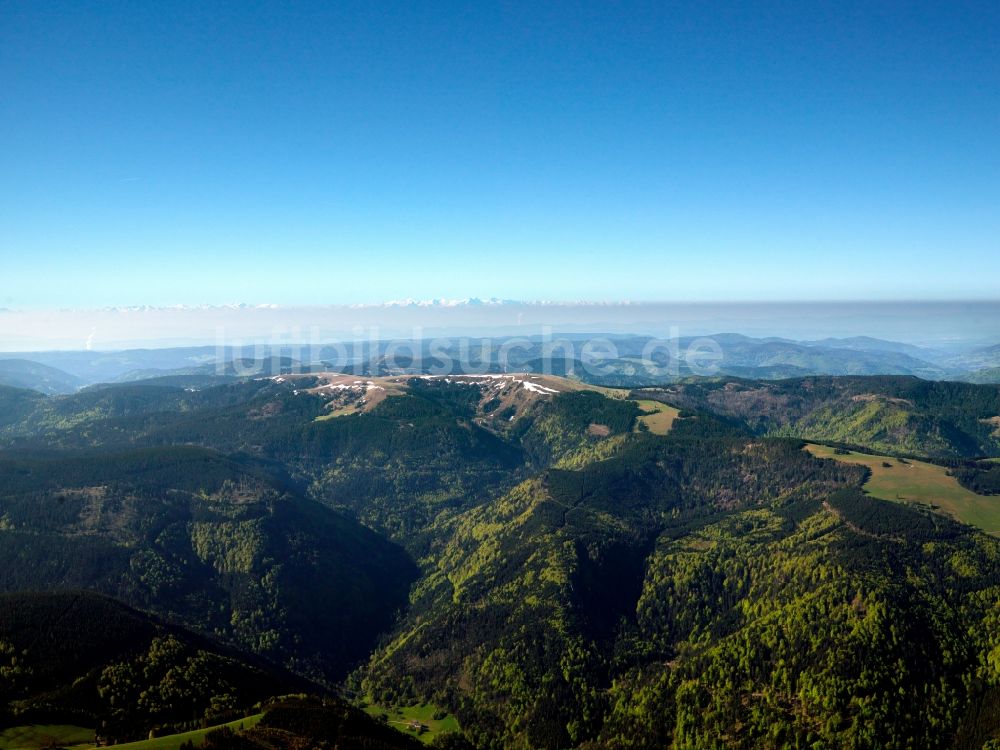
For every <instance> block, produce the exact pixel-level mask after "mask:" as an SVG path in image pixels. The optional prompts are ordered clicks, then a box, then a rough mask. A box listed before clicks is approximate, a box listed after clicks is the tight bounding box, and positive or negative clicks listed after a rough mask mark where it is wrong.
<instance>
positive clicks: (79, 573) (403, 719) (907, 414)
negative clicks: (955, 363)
mask: <svg viewBox="0 0 1000 750" xmlns="http://www.w3.org/2000/svg"><path fill="white" fill-rule="evenodd" d="M998 404H1000V402H998V395H997V389H996V388H990V387H979V386H970V385H962V384H951V383H925V382H924V381H918V380H915V379H909V378H903V379H900V378H844V379H841V378H807V379H798V380H794V381H780V382H777V383H770V382H768V383H763V382H756V381H745V380H733V379H720V380H702V381H690V382H684V383H681V384H677V385H675V386H673V387H671V388H669V389H664V388H657V389H641V390H636V391H628V390H623V389H608V388H600V387H592V386H588V385H586V384H583V383H580V382H579V381H574V380H569V379H564V378H555V377H548V376H532V375H526V374H497V375H483V376H471V375H470V376H461V377H458V376H456V377H448V378H445V377H441V378H432V377H373V378H355V377H353V376H347V375H344V374H342V373H309V374H306V375H299V376H292V375H276V376H270V377H268V378H264V379H260V380H251V381H246V382H234V381H232V380H230V379H223V380H222V382H220V383H217V384H214V385H211V386H209V387H196V386H186V387H184V388H179V387H174V386H170V385H151V384H148V383H147V384H143V385H139V384H133V385H122V386H114V387H108V388H101V389H94V390H88V391H84V392H80V393H76V394H73V395H68V396H57V397H44V396H41V395H39V394H34V393H29V392H27V391H17V390H14V389H5V390H0V445H2V446H3V449H2V450H0V589H2V590H4V591H8V592H15V591H30V590H40V589H41V590H67V589H73V590H76V589H89V590H93V591H99V592H104V593H106V594H110V595H113V596H115V597H117V598H119V599H121V600H123V601H125V602H127V603H128V604H130V605H132V606H135V607H137V608H140V609H143V610H148V611H151V612H154V613H156V614H157V615H158V616H160V617H162V618H163V619H164V620H166V621H168V622H170V623H172V624H175V625H183V626H186V627H190V628H194V629H196V630H198V631H200V632H201V633H203V634H205V635H209V636H211V637H212V638H216V639H219V640H221V641H224V642H226V643H227V644H230V645H231V646H233V647H237V648H240V649H242V650H244V651H247V652H252V653H254V654H256V655H258V656H259V657H260V658H262V659H265V660H267V661H268V662H269V663H271V664H276V665H279V666H281V667H284V668H287V669H289V670H291V671H293V672H295V673H297V674H299V675H301V676H304V677H307V678H310V679H314V680H321V681H323V682H324V683H325V684H326V685H329V686H336V685H337V684H339V683H341V681H343V680H346V682H344V683H343V684H344V687H346V688H347V694H349V695H351V696H352V697H353V699H354V700H355V701H356V702H357V703H358V704H359V705H363V706H364V707H365V708H366V710H368V711H369V712H370V713H373V714H375V715H380V714H384V715H385V717H386V719H387V720H388V721H393V722H396V724H395V725H394V726H397V727H402V728H404V729H405V728H406V727H407V726H409V723H408V722H414V721H416V722H417V724H419V723H420V721H423V720H425V719H426V721H430V722H432V723H434V726H435V727H439V726H445V727H448V728H450V729H451V730H452V731H453V732H454V731H456V730H457V731H460V732H461V734H462V735H463V736H464V738H465V739H464V740H459V739H457V738H456V737H455V736H452V738H451V739H449V740H447V741H446V740H441V742H450V743H453V745H454V746H456V747H469V745H467V744H466V745H463V744H462V743H463V742H471V743H472V746H473V747H478V748H481V750H494V749H496V750H499V749H500V748H504V749H505V750H507V749H509V750H515V749H517V750H523V749H525V748H545V749H546V750H548V749H550V748H551V749H552V750H555V749H556V748H570V747H580V748H597V747H601V748H660V747H670V746H674V747H678V748H680V747H692V748H695V747H697V748H701V747H753V748H769V747H785V746H788V747H829V748H839V747H854V748H868V747H891V748H896V747H898V748H911V747H952V746H958V747H963V748H972V747H975V748H976V749H977V750H979V748H981V747H982V746H983V743H984V742H986V740H987V739H988V738H990V737H993V736H997V737H1000V704H998V702H997V696H998V694H1000V693H998V691H1000V666H998V665H1000V661H998V660H997V654H998V653H1000V640H998V636H997V633H1000V627H998V626H1000V620H998V619H997V618H998V616H997V613H998V612H1000V576H998V571H1000V548H998V540H997V539H996V538H993V537H990V536H988V535H986V534H983V533H981V532H979V531H977V530H976V529H974V528H971V527H968V526H964V525H962V524H959V523H957V522H955V521H954V520H952V519H951V518H949V517H948V515H947V510H946V508H944V507H942V505H941V503H935V502H934V498H933V497H930V499H929V500H926V501H925V502H923V504H922V505H917V504H914V503H910V502H904V501H903V500H904V498H902V497H900V496H898V495H888V496H886V497H887V499H886V500H879V499H876V497H875V496H874V495H870V494H867V491H866V488H869V487H870V485H869V483H870V482H871V480H872V471H871V470H870V469H869V468H866V466H862V465H859V464H858V463H857V462H853V463H852V462H850V461H840V460H835V459H838V458H840V457H841V455H840V454H837V453H836V452H835V449H834V448H827V449H825V450H826V451H827V452H828V453H829V455H830V458H818V457H816V456H815V455H813V452H815V446H814V447H813V448H810V450H812V451H813V452H810V450H805V449H804V448H805V447H806V446H805V445H804V443H803V440H802V439H801V438H802V437H808V438H811V439H825V440H827V441H829V442H844V443H850V444H852V445H858V446H861V447H864V448H866V449H867V450H875V449H879V450H884V451H885V452H886V453H893V454H895V455H904V454H905V455H913V454H916V455H920V456H925V457H926V456H938V457H948V456H950V457H962V456H969V455H979V454H983V453H993V454H994V455H996V454H997V451H996V450H995V441H994V436H993V435H992V431H993V430H995V429H996V426H995V423H994V422H992V421H991V419H992V417H994V416H996V415H997V413H998V412H1000V409H998V408H996V407H997V406H998ZM848 414H853V415H855V416H854V417H853V418H852V419H847V418H846V415H848ZM837 420H841V421H837ZM879 425H882V426H881V427H879ZM890 449H891V450H890ZM842 453H844V452H843V451H842ZM845 457H849V456H845ZM869 458H870V459H871V460H875V461H876V462H877V461H880V460H881V458H878V457H875V458H872V457H871V456H869ZM958 463H960V462H958V461H957V460H956V466H958ZM876 466H878V464H877V463H876ZM892 466H896V467H900V468H898V471H897V468H890V469H885V470H884V471H886V472H889V471H897V473H898V474H899V475H900V477H905V476H908V475H906V474H903V472H905V471H907V470H908V469H907V467H906V465H905V463H899V462H896V463H894V464H892ZM927 466H929V467H930V468H934V469H938V470H940V474H941V476H942V477H944V478H946V479H948V480H949V481H951V482H952V483H954V482H955V481H956V478H957V475H958V474H962V472H964V471H966V468H967V467H964V464H963V466H962V467H958V468H956V469H955V473H956V476H953V477H947V476H946V475H945V467H942V466H932V465H930V464H927ZM977 467H978V464H977ZM923 470H924V469H921V471H923ZM975 472H976V473H975V476H974V477H973V478H972V479H971V480H969V479H968V478H966V479H963V481H966V484H967V487H972V488H973V489H967V490H965V491H966V492H967V494H968V496H969V497H971V498H972V500H971V501H970V502H974V503H976V508H977V510H978V511H984V510H985V511H990V509H991V505H990V504H991V503H992V502H993V498H992V497H991V496H988V495H986V494H975V488H976V487H978V488H979V491H981V492H983V493H985V492H986V491H988V490H989V488H990V487H992V486H993V485H992V481H993V474H992V473H990V469H989V467H988V466H987V465H986V463H985V462H984V466H983V468H982V469H980V468H976V469H975ZM913 476H917V473H914V474H913ZM962 476H964V474H962ZM956 486H957V485H956ZM893 497H896V498H897V499H898V500H899V502H893V501H892V498H893ZM310 705H311V704H310ZM341 708H342V707H334V708H332V709H331V708H330V707H329V706H323V705H322V703H321V704H320V705H319V706H318V707H315V706H313V707H309V706H306V707H305V708H303V706H298V707H297V708H295V711H298V713H296V714H295V715H296V716H298V717H299V718H298V719H295V721H299V720H300V719H301V720H302V721H306V720H305V719H302V717H303V716H306V715H308V716H312V717H313V719H315V721H316V725H317V726H320V725H322V726H329V722H333V723H334V724H336V722H338V721H340V720H339V719H337V718H336V717H337V716H339V715H340V714H338V712H339V711H341ZM331 712H332V713H331ZM277 715H282V714H280V712H279V714H277ZM415 715H419V716H420V717H422V718H421V719H420V720H419V721H418V720H416V719H412V718H407V717H412V716H415ZM343 717H345V718H344V719H343V720H344V721H345V722H347V723H348V724H350V723H351V722H353V721H354V720H355V718H356V716H355V714H350V715H348V714H343ZM433 717H437V718H433ZM313 719H309V720H308V721H313ZM262 721H263V720H262ZM275 721H277V719H275ZM351 725H352V726H353V724H351ZM338 726H340V725H339V724H338ZM345 726H346V724H345ZM255 731H256V730H255ZM262 731H263V730H262ZM270 731H271V730H268V732H270ZM281 731H283V732H284V731H291V730H285V729H282V730H281ZM296 731H298V730H296ZM317 731H318V730H317ZM324 731H326V730H324ZM434 731H437V729H435V730H434ZM433 733H434V732H433V731H431V734H433ZM269 736H272V735H271V734H268V733H267V732H264V733H263V734H262V733H261V732H257V733H256V734H254V733H250V732H248V733H246V734H245V735H240V736H238V737H235V738H233V737H230V738H229V739H224V738H223V739H220V738H219V737H216V738H215V739H214V740H213V742H215V743H216V746H217V747H220V748H221V747H222V746H223V745H224V743H225V742H234V743H237V744H239V743H241V742H244V741H246V742H252V743H256V744H260V743H264V745H266V744H267V742H268V740H267V737H269ZM282 736H285V735H282ZM296 736H298V737H313V738H315V737H317V736H318V735H315V734H313V735H310V734H309V733H308V732H305V733H303V734H296ZM329 736H330V737H336V736H344V735H336V734H330V735H329ZM388 736H389V737H393V736H394V735H388ZM286 739H287V737H286ZM290 741H291V740H289V742H290ZM303 741H305V740H303ZM331 741H332V740H331ZM436 741H437V740H436ZM454 743H457V744H454ZM390 745H391V743H390ZM241 746H246V745H241Z"/></svg>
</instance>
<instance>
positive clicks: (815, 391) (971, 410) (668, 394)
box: [641, 376, 1000, 457]
mask: <svg viewBox="0 0 1000 750" xmlns="http://www.w3.org/2000/svg"><path fill="white" fill-rule="evenodd" d="M641 394H642V395H643V397H645V398H655V399H662V400H664V401H666V402H668V403H671V404H673V405H675V406H680V407H682V408H687V409H703V410H708V411H712V412H714V413H716V414H720V415H725V416H729V417H734V418H737V419H740V420H741V421H743V422H744V423H745V424H747V425H748V426H749V427H750V428H751V429H752V430H753V431H755V432H757V433H759V434H765V435H794V436H797V437H804V438H807V439H810V440H826V441H834V442H843V443H848V444H851V445H859V446H865V447H868V448H871V449H873V450H876V451H879V452H889V453H912V454H915V455H922V456H941V457H976V456H1000V430H998V429H997V425H998V424H1000V422H998V421H997V418H998V417H1000V386H997V385H972V384H968V383H952V382H935V381H927V380H920V379H918V378H913V377H897V376H878V377H838V378H834V377H810V378H795V379H790V380H778V381H752V380H740V379H734V378H710V379H694V380H690V381H685V382H682V383H678V384H675V385H671V386H667V387H663V388H650V389H642V391H641Z"/></svg>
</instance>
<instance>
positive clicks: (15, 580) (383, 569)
mask: <svg viewBox="0 0 1000 750" xmlns="http://www.w3.org/2000/svg"><path fill="white" fill-rule="evenodd" d="M0 504H2V505H0V510H2V513H0V529H2V531H0V590H4V591H17V590H25V589H65V588H89V589H94V590H97V591H102V592H105V593H108V594H111V595H114V596H117V597H119V598H121V599H123V600H125V601H127V602H129V603H131V604H133V605H134V606H138V607H143V608H146V609H149V610H152V611H155V612H157V613H159V614H161V615H162V616H164V617H167V618H170V619H172V620H174V621H176V622H180V623H183V624H185V625H188V626H191V627H195V628H199V629H201V630H204V631H207V632H211V633H215V634H216V635H218V636H219V637H221V638H224V639H226V640H228V641H230V642H232V643H234V644H238V645H240V646H243V647H244V648H247V649H250V650H252V651H255V652H257V653H260V654H263V655H265V656H267V657H269V658H271V659H272V660H274V661H275V662H277V663H279V664H284V665H286V666H288V667H290V668H292V669H295V670H297V671H299V672H301V673H303V674H307V675H309V676H311V677H314V678H316V679H336V678H338V677H340V676H342V675H343V673H344V671H345V670H346V669H348V668H349V667H350V666H351V665H352V664H354V663H355V662H356V661H357V660H358V659H361V658H363V657H364V656H365V654H366V653H367V652H368V650H369V649H370V648H371V646H372V645H374V642H375V640H374V639H375V638H376V636H377V633H378V632H379V631H380V630H383V629H384V628H386V627H388V625H389V624H390V623H391V622H392V618H393V616H394V614H395V612H396V610H397V609H399V608H400V607H401V606H403V604H404V603H405V601H406V591H407V589H408V587H409V584H410V582H411V581H412V580H413V579H414V577H415V575H416V569H415V567H414V565H413V563H412V562H411V561H410V559H409V557H408V556H407V555H406V553H405V552H403V550H402V549H400V548H399V547H397V546H396V545H395V544H393V543H391V542H390V541H388V540H386V539H384V538H382V537H380V536H378V535H377V534H375V533H374V532H372V531H370V530H369V529H367V528H365V527H363V526H361V525H360V524H358V523H357V522H356V521H354V520H352V519H350V518H349V517H347V516H344V515H342V514H339V513H336V512H334V511H331V510H330V509H328V508H326V507H324V506H322V505H320V504H319V503H316V502H314V501H312V500H309V499H307V498H304V497H301V496H300V495H298V494H296V493H295V492H294V491H291V490H289V489H288V488H287V487H285V486H283V485H282V483H281V482H280V481H279V480H276V479H274V478H273V477H272V476H270V475H268V474H267V473H265V472H264V471H262V470H261V469H260V468H258V467H257V466H255V465H254V464H253V463H252V462H251V463H249V464H248V463H247V462H246V461H245V460H237V459H232V458H226V457H224V456H221V455H220V454H218V453H215V452H213V451H210V450H207V449H204V448H195V447H180V446H179V447H174V448H146V449H136V450H133V451H128V452H108V453H93V452H90V453H87V454H85V455H67V456H60V457H51V456H47V457H45V458H38V459H29V458H24V457H18V458H6V459H4V458H2V457H0Z"/></svg>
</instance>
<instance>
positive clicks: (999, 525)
mask: <svg viewBox="0 0 1000 750" xmlns="http://www.w3.org/2000/svg"><path fill="white" fill-rule="evenodd" d="M806 450H808V451H809V452H810V453H812V454H813V455H814V456H817V457H818V458H832V459H835V460H837V461H845V462H847V463H854V464H862V465H864V466H867V467H868V468H869V469H871V472H872V475H871V478H870V479H869V480H868V481H867V482H866V483H865V487H864V489H865V491H866V492H868V494H870V495H871V496H872V497H877V498H880V499H882V500H893V501H899V502H909V503H920V504H922V505H928V506H931V507H932V508H934V509H935V510H938V511H940V512H943V513H946V514H948V515H950V516H952V517H953V518H955V519H957V520H959V521H961V522H962V523H967V524H969V525H971V526H978V527H979V528H980V529H982V530H983V531H985V532H987V533H989V534H994V535H998V536H1000V497H997V496H993V497H989V496H985V495H977V494H976V493H975V492H973V491H972V490H967V489H966V488H965V487H963V486H962V485H960V484H959V483H958V480H957V479H955V477H952V476H949V475H948V472H947V470H946V469H945V468H944V467H943V466H936V465H935V464H929V463H925V462H923V461H911V460H907V461H906V462H905V463H902V462H901V461H900V460H899V459H897V458H891V457H889V456H871V455H868V454H866V453H854V452H850V453H847V454H845V455H837V454H836V453H834V449H833V448H830V447H828V446H825V445H814V444H812V443H809V444H807V445H806ZM885 464H889V465H888V466H886V465H885Z"/></svg>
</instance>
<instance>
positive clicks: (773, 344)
mask: <svg viewBox="0 0 1000 750" xmlns="http://www.w3.org/2000/svg"><path fill="white" fill-rule="evenodd" d="M406 304H417V303H410V302H407V303H406ZM484 304H495V302H494V301H487V302H485V303H484ZM588 340H591V341H598V340H599V341H600V342H603V343H602V344H601V345H600V346H596V347H592V348H591V350H589V351H588V349H587V347H586V346H585V344H586V342H587V341H588ZM706 340H711V341H714V342H715V344H716V345H717V348H718V352H719V353H720V358H719V359H718V361H716V362H714V369H712V370H711V374H719V375H733V376H738V377H746V378H755V379H780V378H789V377H803V376H808V375H914V376H916V377H919V378H923V379H925V380H962V381H967V382H973V383H998V382H1000V344H994V345H990V346H965V347H951V348H930V347H921V346H915V345H913V344H906V343H900V342H898V341H887V340H883V339H876V338H871V337H866V336H857V337H852V338H840V339H836V338H825V339H820V340H815V341H795V340H791V339H785V338H776V337H769V338H752V337H749V336H744V335H741V334H735V333H720V334H716V335H714V336H708V337H684V338H680V339H678V340H676V341H675V342H674V345H675V348H676V353H675V354H673V355H668V354H666V353H665V352H667V350H668V348H669V347H667V346H666V345H664V344H663V342H658V341H657V340H654V339H652V338H651V337H649V336H623V335H607V334H593V335H588V334H578V333H575V334H567V335H560V334H553V335H552V336H550V337H544V338H543V337H541V336H534V337H527V338H523V339H513V338H510V337H506V338H497V339H458V338H453V339H445V340H444V345H443V346H442V345H441V344H440V340H435V341H433V342H432V341H427V340H424V341H375V342H370V341H362V342H349V343H345V344H326V345H322V346H314V347H296V346H277V347H270V346H266V347H224V348H218V347H214V346H198V347H175V348H163V349H130V350H125V351H116V352H94V351H52V352H32V353H13V354H10V355H8V357H9V358H7V357H0V385H10V386H14V387H19V388H30V389H32V390H36V391H39V392H40V393H45V394H48V395H56V394H66V393H73V392H75V391H77V390H79V389H80V388H83V387H86V386H92V385H94V384H98V383H121V382H140V381H147V380H154V379H156V380H160V382H166V381H163V379H164V378H168V379H170V382H171V383H172V384H175V385H181V384H185V383H186V384H188V385H191V386H197V385H198V383H203V382H205V381H206V379H208V380H212V381H217V379H218V378H220V377H228V378H240V377H261V376H268V375H273V374H280V373H283V372H285V373H287V372H309V371H318V370H325V371H331V370H340V371H350V372H352V373H355V374H359V375H389V374H422V373H424V372H441V371H442V370H441V369H438V368H440V367H441V365H442V362H443V361H444V360H447V361H448V362H449V363H451V366H452V367H453V372H455V373H459V372H469V373H476V372H482V371H490V372H504V371H505V370H509V371H532V372H544V373H547V374H556V375H563V374H568V375H575V376H576V377H578V378H580V379H581V380H584V381H587V382H591V383H595V384H601V385H615V386H625V387H634V386H639V385H651V384H663V383H667V382H671V381H673V380H677V379H678V378H682V377H686V376H689V375H696V374H705V372H704V370H703V369H699V367H698V364H699V363H698V361H696V359H697V358H696V357H694V355H693V354H692V351H693V350H692V346H694V347H695V348H697V347H699V346H701V345H702V344H703V343H704V342H705V341H706ZM564 344H568V346H564ZM608 344H609V345H610V349H609V348H607V345H608ZM650 351H652V352H653V354H650ZM484 352H485V355H484V354H483V353H484ZM550 352H554V353H553V354H550ZM470 353H471V354H470ZM668 356H674V357H675V358H676V361H674V362H673V364H674V365H675V367H673V368H671V367H668V366H667V365H668V364H669V362H668V361H667V360H666V359H665V357H668ZM470 359H471V361H469V360H470ZM463 361H465V364H464V365H461V364H459V363H461V362H463ZM178 378H180V379H181V380H178ZM182 381H183V382H182Z"/></svg>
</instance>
